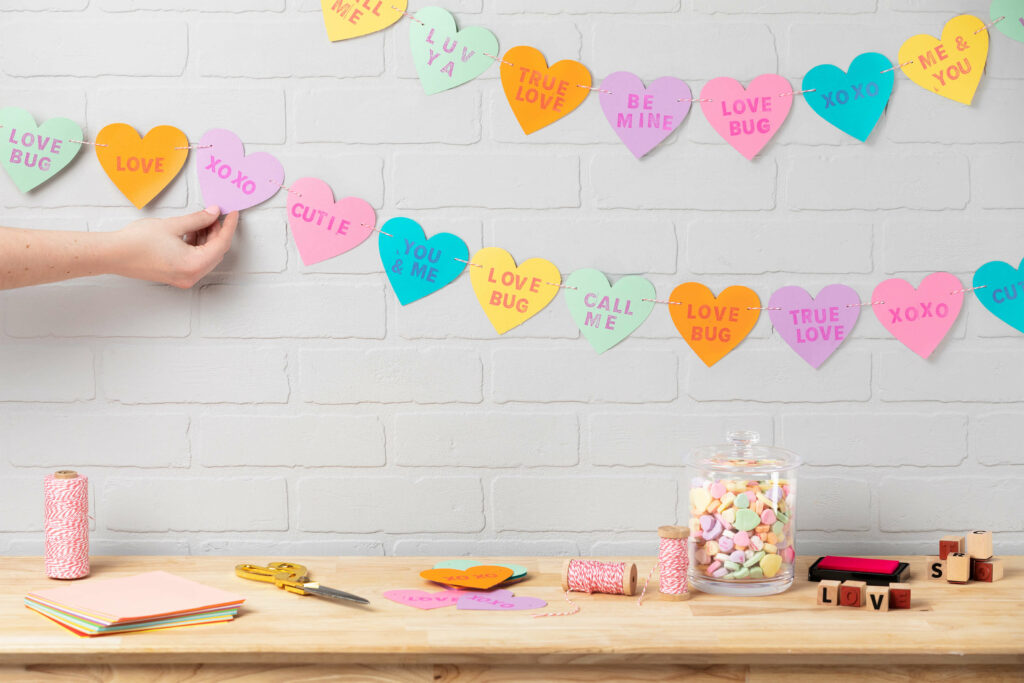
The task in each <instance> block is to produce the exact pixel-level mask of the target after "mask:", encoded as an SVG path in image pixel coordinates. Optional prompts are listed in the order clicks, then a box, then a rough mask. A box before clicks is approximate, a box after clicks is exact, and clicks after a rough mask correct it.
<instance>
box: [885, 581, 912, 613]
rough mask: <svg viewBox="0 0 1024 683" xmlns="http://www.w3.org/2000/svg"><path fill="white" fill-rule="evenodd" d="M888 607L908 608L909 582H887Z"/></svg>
mask: <svg viewBox="0 0 1024 683" xmlns="http://www.w3.org/2000/svg"><path fill="white" fill-rule="evenodd" d="M889 607H890V608H891V609H910V584H909V583H890V584H889Z"/></svg>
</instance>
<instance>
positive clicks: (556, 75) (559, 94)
mask: <svg viewBox="0 0 1024 683" xmlns="http://www.w3.org/2000/svg"><path fill="white" fill-rule="evenodd" d="M591 82H592V81H591V78H590V72H589V71H588V70H587V67H585V66H583V65H582V64H580V63H579V62H577V61H574V60H572V59H563V60H562V61H560V62H555V63H554V64H552V65H551V66H548V62H547V60H546V59H544V55H543V54H542V53H541V52H540V50H538V49H537V48H533V47H530V46H528V45H519V46H517V47H514V48H512V49H510V50H509V51H508V52H506V53H505V56H504V57H503V58H502V60H501V86H502V88H504V90H505V97H506V98H508V103H509V105H510V106H511V107H512V113H513V114H515V117H516V120H517V121H518V122H519V126H520V127H521V128H522V129H523V132H524V133H526V134H527V135H529V134H530V133H535V132H537V131H538V130H540V129H541V128H543V127H544V126H547V125H549V124H551V123H554V122H555V121H557V120H558V119H560V118H562V117H563V116H566V115H567V114H569V113H570V112H571V111H572V110H573V109H575V108H576V107H578V106H580V105H581V104H583V100H585V99H587V95H589V94H590V85H591Z"/></svg>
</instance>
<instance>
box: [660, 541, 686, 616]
mask: <svg viewBox="0 0 1024 683" xmlns="http://www.w3.org/2000/svg"><path fill="white" fill-rule="evenodd" d="M689 536H690V530H689V529H688V528H687V527H685V526H660V527H658V537H659V539H660V541H659V544H658V592H659V593H661V595H662V597H663V598H665V599H666V600H689V599H690V591H689V585H688V583H687V581H688V579H687V574H688V572H689V570H690V558H689V553H687V549H686V540H687V539H688V538H689Z"/></svg>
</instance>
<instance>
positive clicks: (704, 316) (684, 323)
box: [668, 282, 761, 367]
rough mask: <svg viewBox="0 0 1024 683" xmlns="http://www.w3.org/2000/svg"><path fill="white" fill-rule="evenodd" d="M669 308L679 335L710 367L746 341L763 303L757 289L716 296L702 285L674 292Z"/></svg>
mask: <svg viewBox="0 0 1024 683" xmlns="http://www.w3.org/2000/svg"><path fill="white" fill-rule="evenodd" d="M670 301H675V302H680V303H678V304H673V305H670V306H669V307H668V310H669V313H670V314H671V315H672V322H674V323H675V325H676V329H678V330H679V334H681V335H682V336H683V339H685V340H686V343H687V344H689V345H690V348H691V349H693V352H694V353H696V354H697V356H698V357H699V358H700V359H701V360H702V361H704V364H705V365H707V366H708V367H711V366H712V365H714V364H715V363H717V362H718V361H720V360H722V359H723V358H724V357H725V356H726V355H727V354H728V353H729V352H730V351H732V350H733V349H734V348H736V346H737V345H738V344H739V343H740V342H741V341H743V340H744V339H745V338H746V336H747V335H748V334H750V331H751V330H753V329H754V325H756V324H757V318H758V316H759V315H760V313H761V311H760V310H759V309H760V307H761V300H760V299H759V298H758V297H757V293H756V292H754V290H752V289H750V288H748V287H743V286H740V285H734V286H732V287H728V288H726V289H725V290H724V291H722V293H721V294H719V295H718V296H717V297H716V296H715V295H714V294H713V293H712V292H711V290H710V289H708V288H707V287H705V286H704V285H702V284H701V283H699V282H686V283H683V284H681V285H679V286H678V287H676V288H675V289H674V290H672V295H671V297H670Z"/></svg>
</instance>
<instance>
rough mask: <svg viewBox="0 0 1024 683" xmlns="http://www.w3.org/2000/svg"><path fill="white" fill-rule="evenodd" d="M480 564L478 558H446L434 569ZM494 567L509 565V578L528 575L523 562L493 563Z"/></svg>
mask: <svg viewBox="0 0 1024 683" xmlns="http://www.w3.org/2000/svg"><path fill="white" fill-rule="evenodd" d="M479 564H480V562H479V561H477V560H444V561H442V562H438V563H437V564H435V565H434V569H463V570H465V569H469V568H470V567H476V566H478V565H479ZM491 566H493V567H508V568H509V569H511V570H512V576H510V577H509V580H510V581H511V580H513V579H519V578H522V577H524V576H526V567H524V566H522V565H521V564H497V563H495V564H492V565H491Z"/></svg>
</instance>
